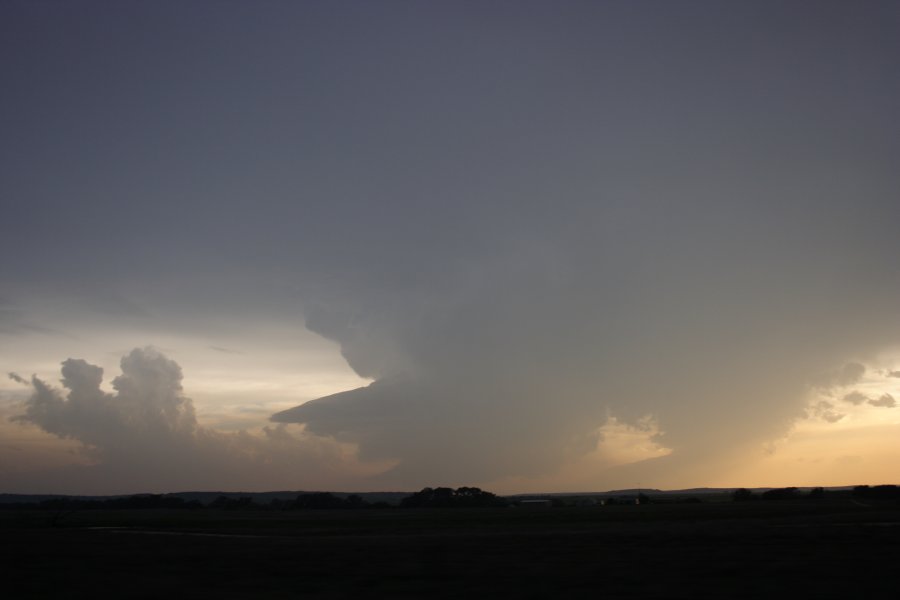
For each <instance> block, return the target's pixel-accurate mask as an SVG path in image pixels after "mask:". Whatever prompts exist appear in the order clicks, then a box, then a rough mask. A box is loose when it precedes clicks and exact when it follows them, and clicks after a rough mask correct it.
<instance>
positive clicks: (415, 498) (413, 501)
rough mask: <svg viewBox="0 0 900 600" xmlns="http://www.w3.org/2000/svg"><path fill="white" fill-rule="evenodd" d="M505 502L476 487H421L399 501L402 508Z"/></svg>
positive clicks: (486, 504) (494, 504) (501, 503)
mask: <svg viewBox="0 0 900 600" xmlns="http://www.w3.org/2000/svg"><path fill="white" fill-rule="evenodd" d="M505 505H506V502H505V501H504V500H503V499H502V498H498V497H497V496H495V495H494V494H492V493H490V492H485V491H483V490H481V489H479V488H476V487H461V488H458V489H456V490H453V489H452V488H447V487H439V488H430V487H426V488H423V489H422V490H421V491H419V492H416V493H415V494H412V495H411V496H407V497H406V498H404V499H403V500H401V501H400V506H401V507H403V508H450V507H464V506H471V507H477V506H505Z"/></svg>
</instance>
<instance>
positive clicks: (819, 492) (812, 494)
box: [806, 487, 825, 500]
mask: <svg viewBox="0 0 900 600" xmlns="http://www.w3.org/2000/svg"><path fill="white" fill-rule="evenodd" d="M806 497H807V498H809V499H810V500H821V499H822V498H824V497H825V488H822V487H816V488H813V489H811V490H809V493H808V494H807V495H806Z"/></svg>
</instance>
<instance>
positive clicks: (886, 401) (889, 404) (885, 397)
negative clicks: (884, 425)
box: [869, 394, 897, 408]
mask: <svg viewBox="0 0 900 600" xmlns="http://www.w3.org/2000/svg"><path fill="white" fill-rule="evenodd" d="M869 404H871V405H872V406H883V407H885V408H894V407H895V406H897V401H896V400H894V397H893V396H891V395H890V394H882V395H881V396H879V397H878V399H877V400H875V399H871V400H869Z"/></svg>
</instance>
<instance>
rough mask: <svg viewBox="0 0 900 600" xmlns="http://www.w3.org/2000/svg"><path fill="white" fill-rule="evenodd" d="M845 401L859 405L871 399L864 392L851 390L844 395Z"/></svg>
mask: <svg viewBox="0 0 900 600" xmlns="http://www.w3.org/2000/svg"><path fill="white" fill-rule="evenodd" d="M842 400H843V401H844V402H847V403H848V404H853V405H854V406H859V405H860V404H863V403H865V402H868V401H869V397H868V396H866V395H865V394H863V393H862V392H850V393H849V394H846V395H844V397H843V398H842Z"/></svg>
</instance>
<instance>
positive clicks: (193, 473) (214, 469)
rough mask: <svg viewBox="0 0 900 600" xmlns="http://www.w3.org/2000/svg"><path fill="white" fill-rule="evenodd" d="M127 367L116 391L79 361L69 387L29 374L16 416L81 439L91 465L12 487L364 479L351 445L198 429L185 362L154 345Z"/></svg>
mask: <svg viewBox="0 0 900 600" xmlns="http://www.w3.org/2000/svg"><path fill="white" fill-rule="evenodd" d="M121 368H122V374H121V375H119V376H117V377H115V378H114V379H113V380H112V388H113V390H114V391H113V393H108V392H105V391H103V390H102V389H101V387H100V386H101V383H102V381H103V370H102V369H101V368H100V367H97V366H95V365H91V364H90V363H88V362H86V361H84V360H81V359H68V360H66V361H64V362H63V363H62V370H61V372H62V380H61V381H62V386H63V389H62V390H60V389H57V388H54V387H52V386H50V385H48V384H47V383H46V382H44V381H42V380H40V379H38V378H37V377H33V378H32V379H31V381H30V385H31V387H32V392H31V394H30V396H29V397H28V398H27V400H26V401H25V403H24V407H23V408H24V413H23V414H19V415H18V416H15V417H13V420H14V421H17V422H19V423H23V424H32V425H36V426H38V427H39V428H41V429H42V430H44V431H45V432H47V433H50V434H53V435H55V436H58V437H61V438H67V439H71V440H74V441H76V442H78V443H79V445H80V450H79V451H80V452H81V453H82V454H83V455H84V457H85V458H86V459H87V466H71V467H66V468H58V469H55V470H53V471H45V472H39V473H36V474H30V475H29V474H25V475H24V476H23V475H21V474H19V475H10V479H12V480H13V481H10V482H9V484H11V485H17V486H25V485H29V486H30V489H32V490H43V491H53V490H55V489H59V487H67V488H68V489H74V490H78V491H79V493H111V492H118V493H122V492H131V493H134V492H139V491H146V490H157V491H165V490H176V489H180V490H188V489H236V488H239V489H274V488H276V487H281V486H283V485H285V484H291V485H292V486H293V487H294V488H295V489H309V488H310V487H314V486H323V485H324V486H329V485H330V486H333V487H341V486H343V485H347V482H348V481H350V480H352V478H360V477H362V476H364V469H360V468H357V467H356V466H355V465H354V464H353V461H352V460H347V457H346V456H345V454H347V449H346V448H342V447H341V446H340V445H338V444H336V443H334V442H332V441H330V440H327V439H317V438H315V437H314V436H310V435H304V434H303V432H301V431H297V430H295V431H293V432H292V431H288V429H287V428H286V427H285V426H275V427H266V428H263V430H262V431H261V432H259V433H257V434H252V433H248V432H245V431H241V432H235V433H231V432H219V431H216V430H214V429H211V428H208V427H204V426H202V425H200V424H199V423H198V420H197V417H196V414H195V411H194V407H193V403H192V401H191V399H190V398H188V397H186V396H185V395H184V393H183V390H182V386H181V381H182V373H181V368H180V367H179V366H178V364H177V363H175V362H174V361H172V360H170V359H168V358H166V357H165V356H164V355H162V354H161V353H159V352H158V351H157V350H154V349H153V348H137V349H135V350H132V351H131V352H130V353H129V354H128V355H126V356H125V357H123V358H122V361H121ZM16 380H17V381H21V382H23V383H29V382H26V381H25V380H23V379H22V378H21V377H17V376H16ZM18 479H21V481H19V480H18Z"/></svg>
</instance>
